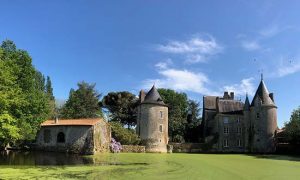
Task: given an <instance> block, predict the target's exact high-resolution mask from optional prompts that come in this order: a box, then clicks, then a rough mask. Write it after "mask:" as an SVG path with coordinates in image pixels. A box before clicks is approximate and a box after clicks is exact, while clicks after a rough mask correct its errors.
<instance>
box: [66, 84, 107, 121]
mask: <svg viewBox="0 0 300 180" xmlns="http://www.w3.org/2000/svg"><path fill="white" fill-rule="evenodd" d="M77 85H78V89H77V90H74V89H71V90H70V94H69V99H68V100H67V102H66V103H65V104H64V106H63V107H62V109H61V116H62V118H71V119H73V118H74V119H79V118H95V117H102V111H101V110H100V106H99V98H100V97H101V94H99V93H98V92H97V91H96V90H95V84H88V83H86V82H80V83H78V84H77Z"/></svg>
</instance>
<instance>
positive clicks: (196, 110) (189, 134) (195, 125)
mask: <svg viewBox="0 0 300 180" xmlns="http://www.w3.org/2000/svg"><path fill="white" fill-rule="evenodd" d="M200 112H201V108H200V103H199V102H197V101H194V100H189V101H188V116H187V124H186V128H185V141H187V142H199V141H200V135H201V134H200V132H201V128H200V124H201V117H200Z"/></svg>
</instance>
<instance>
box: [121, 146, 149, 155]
mask: <svg viewBox="0 0 300 180" xmlns="http://www.w3.org/2000/svg"><path fill="white" fill-rule="evenodd" d="M121 152H123V153H144V152H146V148H145V146H137V145H122V150H121Z"/></svg>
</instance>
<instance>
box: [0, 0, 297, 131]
mask: <svg viewBox="0 0 300 180" xmlns="http://www.w3.org/2000/svg"><path fill="white" fill-rule="evenodd" d="M299 8H300V3H299V2H298V1H288V3H287V2H286V1H261V0H259V1H246V0H245V1H244V0H237V1H213V0H212V1H206V2H205V1H196V0H195V1H192V0H190V1H183V0H182V1H179V0H175V1H158V0H152V1H150V0H149V1H146V0H136V1H130V0H128V1H114V0H109V1H93V0H90V1H84V0H82V1H75V0H74V1H67V0H65V1H62V0H51V1H38V0H36V1H34V0H31V1H23V0H19V1H18V0H15V1H9V0H3V1H1V11H0V25H1V26H0V40H5V39H11V40H13V41H14V42H15V43H16V44H17V46H18V47H19V48H21V49H26V50H27V51H29V53H30V54H31V56H32V58H33V63H34V65H35V66H36V67H37V68H38V69H39V70H40V71H41V72H43V73H44V74H45V75H49V76H50V77H51V79H52V82H53V87H54V94H55V96H56V98H58V99H66V98H67V97H68V93H69V90H70V88H76V83H77V82H79V81H82V80H84V81H87V82H91V83H93V82H94V83H96V84H97V89H98V91H99V92H101V93H103V94H106V93H107V92H109V91H121V90H128V91H130V92H133V93H135V94H137V93H138V91H139V90H140V89H141V88H146V89H148V88H150V87H151V85H152V84H153V83H155V84H156V85H157V86H158V87H165V88H172V89H175V90H177V91H182V92H186V93H187V94H188V96H189V97H190V98H191V99H195V100H198V101H200V102H202V96H203V95H215V94H217V95H221V94H222V92H223V91H224V90H234V91H235V93H236V97H237V98H238V99H239V98H241V99H244V97H245V94H246V92H247V93H248V94H249V95H250V99H252V96H251V95H253V93H254V92H255V90H256V88H257V86H258V84H259V81H260V72H262V71H263V73H264V80H265V83H266V85H267V87H268V89H269V91H270V92H274V93H275V101H276V104H277V106H278V124H279V126H280V127H281V126H282V125H283V122H284V121H287V120H288V119H289V117H290V113H291V111H292V110H293V109H295V108H296V107H298V106H299V105H300V94H299V79H300V72H299V71H300V46H299V44H300V21H299V17H300V11H299Z"/></svg>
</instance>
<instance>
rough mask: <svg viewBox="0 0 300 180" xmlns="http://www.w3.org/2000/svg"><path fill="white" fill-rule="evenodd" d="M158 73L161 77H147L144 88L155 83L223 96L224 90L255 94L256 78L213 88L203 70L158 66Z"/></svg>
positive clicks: (239, 93) (160, 86)
mask: <svg viewBox="0 0 300 180" xmlns="http://www.w3.org/2000/svg"><path fill="white" fill-rule="evenodd" d="M157 70H158V73H159V74H160V75H161V78H158V79H147V80H145V81H144V82H143V88H145V89H147V88H149V87H151V86H152V85H153V84H156V86H157V87H159V88H170V89H174V90H176V91H187V92H194V93H199V94H202V95H214V96H221V95H222V94H223V92H224V91H231V92H235V94H236V95H241V96H244V95H245V94H246V93H248V94H249V95H253V94H254V91H255V86H254V85H253V80H254V78H246V79H243V80H242V81H241V82H240V83H239V84H233V85H226V86H223V87H222V88H219V89H217V90H214V88H211V86H210V85H211V81H210V80H209V78H208V77H207V75H205V74H204V73H202V72H197V73H196V72H193V71H189V70H186V69H183V70H182V69H174V68H165V69H162V68H160V67H158V69H157Z"/></svg>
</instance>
